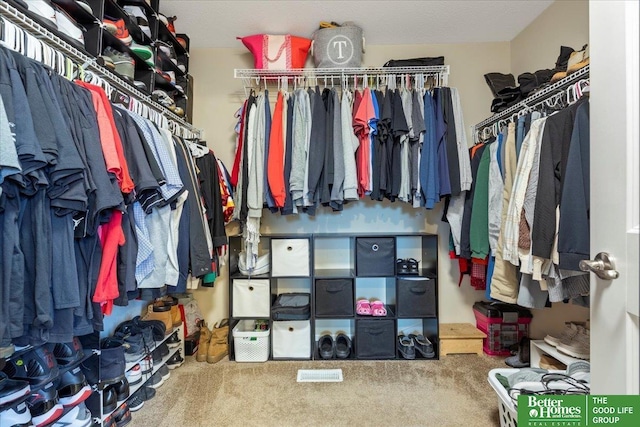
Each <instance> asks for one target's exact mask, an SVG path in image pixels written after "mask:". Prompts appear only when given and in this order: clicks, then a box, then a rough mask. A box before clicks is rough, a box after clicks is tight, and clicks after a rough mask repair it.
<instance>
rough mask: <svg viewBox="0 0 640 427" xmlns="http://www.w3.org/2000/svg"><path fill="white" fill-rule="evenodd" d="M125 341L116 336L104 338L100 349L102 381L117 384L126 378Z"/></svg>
mask: <svg viewBox="0 0 640 427" xmlns="http://www.w3.org/2000/svg"><path fill="white" fill-rule="evenodd" d="M123 344H124V343H123V341H122V340H121V339H119V338H115V337H107V338H105V339H103V340H102V343H101V349H100V381H101V382H102V383H104V384H115V383H117V382H119V381H121V380H122V379H123V378H125V375H124V372H125V365H126V362H125V356H124V350H125V349H124V345H123Z"/></svg>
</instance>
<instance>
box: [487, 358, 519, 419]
mask: <svg viewBox="0 0 640 427" xmlns="http://www.w3.org/2000/svg"><path fill="white" fill-rule="evenodd" d="M518 371H519V369H500V368H499V369H492V370H490V371H489V378H488V380H489V384H491V387H493V389H494V390H495V392H496V394H497V395H498V411H499V412H500V427H518V410H517V409H516V407H515V405H514V404H513V401H512V400H511V397H510V396H509V393H508V392H507V390H506V389H505V388H504V387H503V386H502V384H500V381H498V380H497V378H496V374H501V375H504V376H506V377H508V376H509V375H512V374H514V373H516V372H518Z"/></svg>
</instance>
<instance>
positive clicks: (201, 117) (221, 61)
mask: <svg viewBox="0 0 640 427" xmlns="http://www.w3.org/2000/svg"><path fill="white" fill-rule="evenodd" d="M238 43H239V44H240V42H238ZM439 55H444V56H445V62H446V63H447V64H449V65H451V75H450V77H449V85H450V86H452V87H457V88H458V90H459V91H460V96H461V99H462V108H463V111H464V117H465V120H466V123H467V130H468V128H469V126H470V125H472V124H474V123H477V122H479V121H481V120H482V119H484V118H486V117H487V116H489V115H490V111H489V106H490V104H491V98H492V96H491V92H490V91H489V89H488V88H487V86H486V84H485V82H484V77H483V75H484V74H485V73H487V72H490V71H495V70H502V69H509V67H510V58H509V44H508V43H470V44H443V45H411V46H368V47H367V52H366V54H365V59H364V64H363V65H366V66H380V65H382V64H384V63H385V62H386V61H387V60H389V59H400V58H411V57H418V56H439ZM252 65H253V63H252V58H251V55H250V54H249V53H248V52H247V51H246V50H245V49H244V48H240V47H239V48H238V49H199V50H194V51H193V52H191V59H190V67H189V68H190V72H191V73H192V74H193V76H194V77H195V92H196V97H195V100H194V107H195V108H194V124H195V126H197V127H198V128H201V129H203V130H204V131H205V139H206V140H207V142H208V145H209V147H211V148H212V149H213V150H214V151H215V153H216V155H217V156H219V157H220V158H221V159H222V160H223V161H224V163H225V164H226V165H227V167H229V168H231V166H232V160H233V153H234V150H235V137H234V132H233V128H234V125H235V123H236V120H235V119H234V117H233V115H234V113H235V112H236V110H237V109H238V108H239V107H240V105H241V104H242V102H243V101H244V99H245V92H244V90H243V88H242V82H241V81H240V80H234V79H233V69H234V68H251V67H252ZM272 98H274V97H272ZM272 100H273V99H272ZM469 136H470V132H469ZM440 217H441V207H438V209H436V210H434V211H426V210H424V209H413V208H409V207H407V206H405V204H404V203H389V202H371V201H360V202H356V203H352V204H350V205H348V206H347V207H346V208H345V210H344V211H343V212H341V213H333V212H331V210H330V209H329V210H326V209H324V208H322V209H321V210H320V212H319V213H318V214H317V216H316V217H315V218H310V217H307V216H306V215H300V216H289V217H281V216H279V215H273V214H270V213H268V212H267V211H265V214H264V220H263V232H286V233H297V232H300V233H311V232H345V233H347V232H352V231H354V232H355V231H364V232H369V231H371V230H376V231H379V232H389V233H392V232H411V231H426V232H431V233H437V234H439V236H440V237H439V243H440V250H439V295H440V320H441V322H475V320H474V316H473V311H472V309H471V306H472V305H473V303H474V302H475V301H477V300H480V299H482V298H483V293H482V292H478V291H475V290H474V289H472V288H471V286H470V285H469V280H468V278H466V279H465V280H464V282H463V283H462V286H461V287H458V266H457V261H452V260H450V259H449V257H448V238H449V237H448V233H449V227H448V225H446V224H443V223H442V222H440ZM228 231H229V233H230V234H231V233H235V232H237V227H236V226H235V225H232V226H230V227H228ZM194 295H195V297H196V298H197V300H198V303H199V305H200V307H201V309H202V311H203V314H204V316H205V318H206V319H207V321H208V322H209V323H210V324H211V323H213V322H217V321H219V320H220V319H222V318H223V317H226V316H228V307H227V304H228V276H227V272H226V269H225V270H224V271H223V272H222V275H221V277H220V278H219V279H218V280H217V281H216V283H215V287H214V288H213V289H207V288H201V289H199V290H197V291H195V292H194Z"/></svg>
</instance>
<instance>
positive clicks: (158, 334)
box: [131, 316, 167, 341]
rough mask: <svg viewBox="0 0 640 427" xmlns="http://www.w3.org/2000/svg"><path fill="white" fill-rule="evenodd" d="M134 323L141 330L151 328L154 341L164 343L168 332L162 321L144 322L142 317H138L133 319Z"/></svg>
mask: <svg viewBox="0 0 640 427" xmlns="http://www.w3.org/2000/svg"><path fill="white" fill-rule="evenodd" d="M131 321H132V322H133V323H135V324H136V325H138V326H139V327H141V328H145V327H148V326H150V327H151V329H152V330H153V339H154V340H156V341H162V340H163V339H164V335H165V332H166V331H167V326H166V325H165V324H164V322H163V321H161V320H142V318H141V317H140V316H136V317H134V318H133V319H131Z"/></svg>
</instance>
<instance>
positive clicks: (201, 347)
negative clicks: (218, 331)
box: [196, 320, 211, 362]
mask: <svg viewBox="0 0 640 427" xmlns="http://www.w3.org/2000/svg"><path fill="white" fill-rule="evenodd" d="M210 341H211V331H210V330H209V328H207V325H205V323H204V320H203V321H202V324H201V325H200V338H199V340H198V352H197V353H196V360H197V361H198V362H204V361H205V360H207V351H208V349H209V342H210Z"/></svg>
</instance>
